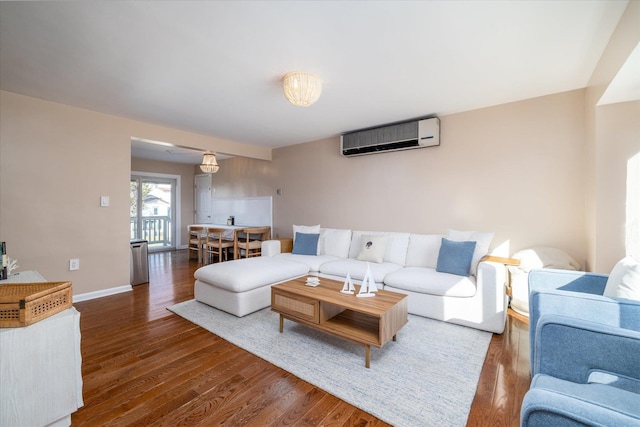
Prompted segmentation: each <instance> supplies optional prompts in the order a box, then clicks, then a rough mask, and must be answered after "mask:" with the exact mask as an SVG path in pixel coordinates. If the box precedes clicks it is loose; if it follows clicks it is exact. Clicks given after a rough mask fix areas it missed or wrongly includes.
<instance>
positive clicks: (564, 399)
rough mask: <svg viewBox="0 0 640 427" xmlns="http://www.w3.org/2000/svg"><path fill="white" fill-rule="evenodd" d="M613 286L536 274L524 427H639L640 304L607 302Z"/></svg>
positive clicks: (602, 278) (596, 278)
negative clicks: (531, 376) (606, 290)
mask: <svg viewBox="0 0 640 427" xmlns="http://www.w3.org/2000/svg"><path fill="white" fill-rule="evenodd" d="M607 278H608V276H606V275H601V274H593V273H585V272H575V271H566V270H534V271H532V272H531V273H530V275H529V292H530V295H529V296H530V298H529V308H530V323H529V332H530V345H531V348H530V351H531V373H532V375H533V380H532V383H531V388H530V390H529V391H528V392H527V394H526V396H525V398H524V401H523V403H522V409H521V425H522V426H527V427H530V426H584V425H587V426H640V302H639V301H633V300H628V299H622V298H609V297H605V296H603V293H604V288H605V285H606V282H607Z"/></svg>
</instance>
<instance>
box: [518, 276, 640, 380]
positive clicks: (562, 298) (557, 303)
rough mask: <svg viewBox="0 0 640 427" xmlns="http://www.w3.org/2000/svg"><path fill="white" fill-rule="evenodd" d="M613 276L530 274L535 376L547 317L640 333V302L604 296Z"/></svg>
mask: <svg viewBox="0 0 640 427" xmlns="http://www.w3.org/2000/svg"><path fill="white" fill-rule="evenodd" d="M608 277H609V276H607V275H604V274H596V273H586V272H580V271H569V270H552V269H547V270H532V271H531V272H530V273H529V344H530V354H531V358H530V361H531V376H534V375H535V374H536V373H537V372H536V370H535V367H534V361H535V359H536V352H537V349H536V343H535V340H536V330H537V328H538V324H539V322H540V319H541V317H543V316H545V315H547V314H555V315H560V316H567V317H571V318H574V319H582V320H587V321H591V322H595V323H600V324H603V325H608V326H613V327H618V328H623V329H630V330H634V331H640V301H634V300H628V299H622V298H611V297H605V296H603V293H604V288H605V285H606V284H607V279H608Z"/></svg>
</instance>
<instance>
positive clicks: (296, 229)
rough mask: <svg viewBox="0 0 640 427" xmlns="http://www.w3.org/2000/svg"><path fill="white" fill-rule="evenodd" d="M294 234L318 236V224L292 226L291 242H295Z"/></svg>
mask: <svg viewBox="0 0 640 427" xmlns="http://www.w3.org/2000/svg"><path fill="white" fill-rule="evenodd" d="M296 233H305V234H320V224H318V225H295V224H294V225H293V241H294V242H295V241H296Z"/></svg>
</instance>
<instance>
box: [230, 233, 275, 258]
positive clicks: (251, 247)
mask: <svg viewBox="0 0 640 427" xmlns="http://www.w3.org/2000/svg"><path fill="white" fill-rule="evenodd" d="M241 235H242V236H241ZM270 238H271V227H248V228H236V229H235V239H234V247H233V256H234V258H235V259H238V258H242V255H243V254H244V258H249V257H254V256H260V255H262V242H263V241H264V240H269V239H270Z"/></svg>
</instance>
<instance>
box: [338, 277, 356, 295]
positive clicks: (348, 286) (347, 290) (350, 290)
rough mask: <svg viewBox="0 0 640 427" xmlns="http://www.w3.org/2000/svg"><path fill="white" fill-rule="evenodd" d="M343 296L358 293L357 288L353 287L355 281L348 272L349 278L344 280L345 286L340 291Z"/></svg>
mask: <svg viewBox="0 0 640 427" xmlns="http://www.w3.org/2000/svg"><path fill="white" fill-rule="evenodd" d="M340 292H342V293H343V294H349V295H353V294H355V293H356V287H355V286H353V281H352V280H351V274H349V273H348V272H347V277H346V278H345V279H344V285H343V286H342V289H341V290H340Z"/></svg>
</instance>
